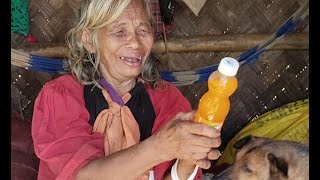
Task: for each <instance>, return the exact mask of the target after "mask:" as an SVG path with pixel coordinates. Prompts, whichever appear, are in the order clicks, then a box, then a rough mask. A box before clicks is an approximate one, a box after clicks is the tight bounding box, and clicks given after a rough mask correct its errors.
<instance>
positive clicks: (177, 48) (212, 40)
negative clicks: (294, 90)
mask: <svg viewBox="0 0 320 180" xmlns="http://www.w3.org/2000/svg"><path fill="white" fill-rule="evenodd" d="M270 35H271V34H223V35H210V36H198V37H183V38H175V39H169V40H167V43H166V44H165V43H164V41H163V40H158V41H155V43H154V45H153V48H152V52H154V53H156V54H161V53H165V52H172V53H181V52H213V51H217V52H219V51H227V52H228V51H246V50H248V49H251V48H253V47H255V46H257V45H259V44H260V43H262V42H263V41H265V40H266V39H267V38H269V37H270ZM275 41H276V43H275V44H274V45H273V46H272V47H271V48H270V50H281V49H309V33H291V34H288V35H286V36H283V37H282V38H281V39H276V40H275ZM166 48H167V49H166ZM18 50H20V51H23V52H26V53H29V54H34V55H38V56H45V57H52V58H53V57H54V58H64V57H66V54H67V48H66V45H65V44H52V43H50V44H33V45H28V46H25V47H23V48H20V49H18Z"/></svg>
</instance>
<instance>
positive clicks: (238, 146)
mask: <svg viewBox="0 0 320 180" xmlns="http://www.w3.org/2000/svg"><path fill="white" fill-rule="evenodd" d="M251 139H252V135H247V136H245V137H243V138H241V139H239V140H238V141H237V142H236V143H234V145H233V147H234V148H236V149H241V148H242V147H243V146H244V145H246V144H247V143H248V142H249V141H250V140H251Z"/></svg>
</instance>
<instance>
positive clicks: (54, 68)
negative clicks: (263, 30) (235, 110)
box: [11, 2, 309, 86]
mask: <svg viewBox="0 0 320 180" xmlns="http://www.w3.org/2000/svg"><path fill="white" fill-rule="evenodd" d="M308 6H309V2H306V3H305V4H303V5H302V6H301V7H300V8H299V9H298V10H297V11H296V12H295V13H294V14H293V15H292V16H291V17H290V18H289V19H288V20H287V21H286V22H285V23H284V24H283V25H282V26H280V28H279V29H278V30H277V31H276V32H275V33H274V34H272V35H271V36H270V37H269V38H268V39H267V40H265V41H264V42H263V43H261V44H259V45H257V46H256V47H253V48H252V49H249V50H248V51H246V52H244V53H242V54H241V55H240V56H239V57H237V58H236V59H237V60H238V61H239V62H240V66H243V65H245V64H248V63H252V62H254V61H255V60H257V59H258V58H259V56H260V55H261V54H262V53H264V52H265V51H267V50H268V49H270V47H272V46H273V45H274V44H275V42H276V41H275V40H280V39H281V38H282V37H283V36H284V35H287V34H288V33H290V32H291V31H293V30H294V29H295V28H296V27H297V25H298V24H299V23H300V21H301V19H302V18H303V17H302V15H303V14H304V12H306V10H307V9H308ZM11 64H13V65H16V66H20V67H25V68H29V69H33V70H38V71H45V72H48V73H64V72H67V71H69V67H68V64H67V61H64V60H62V59H51V58H45V57H41V56H35V55H29V54H27V53H22V52H20V51H17V50H14V49H11ZM217 68H218V64H215V65H212V66H207V67H205V68H201V69H196V70H182V71H161V72H160V76H161V78H162V79H164V80H166V81H169V82H171V83H173V84H174V85H176V86H183V85H190V84H194V83H200V82H203V81H207V80H208V78H209V76H210V74H211V73H212V72H213V71H215V70H217Z"/></svg>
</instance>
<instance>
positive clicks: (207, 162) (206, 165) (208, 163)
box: [197, 159, 211, 169]
mask: <svg viewBox="0 0 320 180" xmlns="http://www.w3.org/2000/svg"><path fill="white" fill-rule="evenodd" d="M197 165H198V166H199V168H202V169H209V168H210V167H211V161H210V160H208V159H200V160H197Z"/></svg>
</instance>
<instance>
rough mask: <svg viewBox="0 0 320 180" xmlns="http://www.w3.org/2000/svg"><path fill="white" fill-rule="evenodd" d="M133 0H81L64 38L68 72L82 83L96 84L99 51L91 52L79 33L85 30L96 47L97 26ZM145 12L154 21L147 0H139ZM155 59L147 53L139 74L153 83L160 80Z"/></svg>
mask: <svg viewBox="0 0 320 180" xmlns="http://www.w3.org/2000/svg"><path fill="white" fill-rule="evenodd" d="M131 1H132V0H107V1H106V0H82V1H81V5H80V8H79V11H78V13H77V16H76V20H75V26H74V27H73V28H72V29H70V30H69V31H68V32H67V34H66V42H67V45H68V47H69V52H68V62H69V66H70V70H71V73H72V75H73V76H74V77H76V79H77V80H78V81H79V82H80V83H82V84H84V85H88V84H95V85H97V86H98V87H100V86H99V84H98V80H99V79H100V78H101V74H100V72H99V60H100V53H99V51H97V53H90V52H89V51H88V50H87V49H86V48H85V47H84V44H83V43H82V40H81V35H82V33H83V31H84V30H88V31H89V33H90V38H91V41H92V44H93V46H94V48H95V49H99V47H98V40H97V30H98V29H100V28H101V27H104V26H106V25H109V24H111V23H112V22H114V21H115V19H117V18H118V17H119V16H120V14H121V13H122V12H123V11H124V10H125V9H126V7H127V6H128V4H129V3H130V2H131ZM141 1H142V2H143V6H144V8H145V10H146V13H147V16H148V18H149V20H150V22H151V24H152V25H154V21H153V15H152V10H151V5H150V0H141ZM156 63H157V59H156V58H154V56H153V55H150V56H149V58H148V59H147V61H146V62H145V64H144V66H143V69H142V72H141V75H140V76H141V78H142V79H143V80H145V81H146V82H148V83H149V84H150V85H151V86H152V87H154V86H155V85H156V82H157V81H158V80H159V76H160V75H159V72H158V71H157V69H156Z"/></svg>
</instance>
